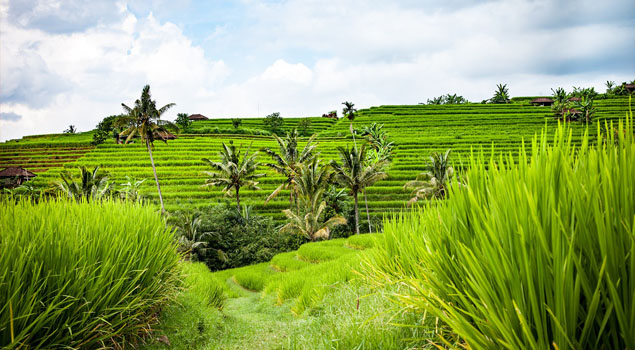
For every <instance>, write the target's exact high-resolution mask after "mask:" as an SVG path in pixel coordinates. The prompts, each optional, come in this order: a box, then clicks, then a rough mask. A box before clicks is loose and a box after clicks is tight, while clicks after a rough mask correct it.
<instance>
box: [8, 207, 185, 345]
mask: <svg viewBox="0 0 635 350" xmlns="http://www.w3.org/2000/svg"><path fill="white" fill-rule="evenodd" d="M113 223H116V224H113ZM178 260H179V257H178V255H177V253H176V247H175V245H174V242H173V238H172V234H171V232H170V231H169V230H168V229H166V227H165V224H164V223H163V221H162V220H161V218H160V216H159V215H157V213H156V211H155V210H153V209H151V208H146V207H141V206H140V205H138V204H133V203H120V202H112V201H104V202H93V203H85V202H81V203H76V202H74V201H65V200H43V201H41V202H40V203H38V204H34V203H32V202H29V201H26V200H19V201H17V202H16V203H9V202H2V203H0V347H1V348H3V349H6V348H9V349H11V348H34V349H37V348H61V347H64V348H66V347H71V348H82V349H90V348H97V347H99V348H103V347H110V346H113V345H115V344H116V343H117V342H120V341H123V340H125V339H130V338H131V337H132V338H134V337H135V336H136V335H137V334H138V333H140V332H142V331H143V329H144V328H146V327H147V324H148V323H149V322H150V321H151V320H152V319H153V313H154V312H156V311H157V309H158V307H159V306H161V305H163V304H164V303H165V302H166V301H168V300H169V299H170V298H171V296H173V291H174V290H175V286H176V284H177V279H176V277H177V271H176V266H177V263H178Z"/></svg>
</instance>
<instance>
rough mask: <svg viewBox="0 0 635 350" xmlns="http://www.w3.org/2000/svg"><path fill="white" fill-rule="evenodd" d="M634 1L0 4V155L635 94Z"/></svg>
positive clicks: (40, 0) (32, 0)
mask: <svg viewBox="0 0 635 350" xmlns="http://www.w3.org/2000/svg"><path fill="white" fill-rule="evenodd" d="M634 37H635V2H633V1H632V0H628V1H627V0H624V1H617V0H616V1H602V2H598V1H586V0H585V1H524V0H513V1H468V0H457V1H441V0H438V1H414V0H407V1H378V0H366V1H359V0H351V1H347V0H322V1H310V0H307V1H255V0H244V1H167V0H154V1H134V2H130V3H127V2H125V1H119V2H113V1H105V0H94V1H75V0H65V1H53V0H46V1H44V0H21V1H7V0H0V38H1V39H0V141H1V140H6V139H12V138H18V137H21V136H23V135H28V134H38V133H52V132H61V131H62V130H64V129H66V128H67V126H68V125H70V124H74V125H76V126H77V127H78V129H79V130H80V131H84V130H89V129H91V128H93V127H94V126H95V125H96V124H97V123H98V122H99V121H100V120H101V119H102V118H104V117H106V116H108V115H111V114H118V113H120V112H121V107H120V104H121V103H122V102H124V103H128V104H129V103H132V102H133V101H134V100H135V99H136V98H137V97H138V96H139V95H140V93H141V88H142V87H143V85H145V84H150V86H151V88H152V94H153V97H154V98H155V99H157V102H158V103H159V104H166V103H169V102H174V103H176V104H177V106H176V107H175V108H173V109H172V110H170V111H169V112H168V113H167V114H166V118H167V119H174V117H175V116H176V113H179V112H186V113H202V114H204V115H207V116H209V117H257V116H261V117H262V116H264V115H266V114H269V113H272V112H281V114H282V115H283V116H287V117H291V116H315V115H321V114H322V113H324V112H327V111H330V110H333V109H340V107H341V105H340V103H341V102H342V101H345V100H349V101H353V102H355V103H356V105H357V106H358V107H369V106H373V105H380V104H416V103H418V102H424V101H426V99H427V98H431V97H434V96H438V95H441V94H445V93H458V94H460V95H463V96H465V97H466V98H468V99H469V100H471V101H477V102H478V101H481V100H483V99H486V98H488V97H490V96H491V95H492V93H493V91H494V89H495V85H496V84H497V83H506V84H507V85H508V87H509V89H510V93H511V95H512V96H520V95H541V94H549V93H550V89H551V88H555V87H559V86H562V87H565V88H567V89H569V90H570V89H571V87H572V86H594V87H596V89H597V90H599V91H604V87H603V85H604V82H605V81H606V80H615V81H617V82H618V83H619V82H622V81H626V80H629V81H630V80H633V79H635V58H634V57H635V40H633V38H634Z"/></svg>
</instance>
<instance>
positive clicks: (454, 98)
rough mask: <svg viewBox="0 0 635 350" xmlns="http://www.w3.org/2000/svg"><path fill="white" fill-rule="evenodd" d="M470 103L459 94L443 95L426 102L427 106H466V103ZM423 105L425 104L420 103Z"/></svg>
mask: <svg viewBox="0 0 635 350" xmlns="http://www.w3.org/2000/svg"><path fill="white" fill-rule="evenodd" d="M468 102H469V101H468V100H467V99H466V98H465V97H463V96H460V95H457V94H452V95H450V94H446V95H441V96H439V97H433V98H432V99H428V101H427V102H426V104H428V105H454V104H464V103H468ZM420 104H423V103H420Z"/></svg>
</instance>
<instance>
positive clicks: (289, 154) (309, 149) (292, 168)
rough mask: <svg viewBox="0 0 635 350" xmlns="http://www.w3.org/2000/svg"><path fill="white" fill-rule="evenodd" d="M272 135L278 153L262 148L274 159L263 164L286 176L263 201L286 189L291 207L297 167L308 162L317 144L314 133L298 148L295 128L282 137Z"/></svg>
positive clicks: (312, 157)
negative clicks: (302, 146)
mask: <svg viewBox="0 0 635 350" xmlns="http://www.w3.org/2000/svg"><path fill="white" fill-rule="evenodd" d="M273 137H274V139H275V140H276V142H277V143H278V152H279V153H276V152H275V151H273V150H271V149H269V148H263V149H262V151H263V152H265V153H266V154H268V155H270V156H271V158H272V159H273V160H274V161H275V163H265V164H263V165H265V166H267V167H270V168H272V169H273V170H274V171H275V172H277V173H278V174H280V175H282V176H284V177H286V180H285V182H284V183H283V184H281V185H280V186H278V188H276V189H275V190H274V191H273V192H272V193H271V194H270V195H269V197H267V199H266V200H265V203H268V202H269V201H270V200H271V199H273V198H274V197H276V196H277V195H278V194H279V193H280V192H281V191H282V190H284V189H288V190H289V208H291V207H292V205H293V198H294V192H296V190H295V188H294V179H295V177H296V175H297V174H298V170H299V167H300V165H302V164H304V163H307V162H310V161H311V160H313V159H314V158H315V156H316V155H317V154H314V151H315V147H316V146H317V144H315V138H316V135H313V136H311V138H309V140H308V141H307V143H306V145H305V146H304V148H303V149H302V152H300V151H299V150H298V131H297V130H296V129H293V131H291V132H290V133H287V136H286V137H285V138H284V139H282V138H280V137H278V136H277V135H273Z"/></svg>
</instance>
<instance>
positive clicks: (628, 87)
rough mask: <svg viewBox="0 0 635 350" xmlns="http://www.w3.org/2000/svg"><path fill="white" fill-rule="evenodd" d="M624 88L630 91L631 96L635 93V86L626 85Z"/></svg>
mask: <svg viewBox="0 0 635 350" xmlns="http://www.w3.org/2000/svg"><path fill="white" fill-rule="evenodd" d="M624 88H625V89H626V91H628V93H629V94H632V93H633V92H635V84H624Z"/></svg>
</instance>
